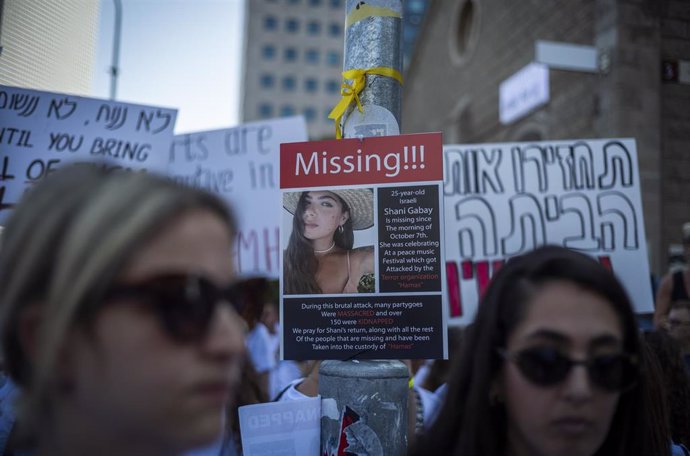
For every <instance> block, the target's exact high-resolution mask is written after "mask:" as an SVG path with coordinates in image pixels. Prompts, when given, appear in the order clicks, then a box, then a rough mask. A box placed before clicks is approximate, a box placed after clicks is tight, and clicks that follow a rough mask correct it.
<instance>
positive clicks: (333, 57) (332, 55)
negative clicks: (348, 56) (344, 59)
mask: <svg viewBox="0 0 690 456" xmlns="http://www.w3.org/2000/svg"><path fill="white" fill-rule="evenodd" d="M326 63H328V65H330V66H337V65H338V64H339V63H340V54H338V53H337V52H336V51H328V53H327V54H326Z"/></svg>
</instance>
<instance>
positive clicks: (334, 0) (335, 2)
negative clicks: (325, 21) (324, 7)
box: [331, 0, 342, 8]
mask: <svg viewBox="0 0 690 456" xmlns="http://www.w3.org/2000/svg"><path fill="white" fill-rule="evenodd" d="M331 6H332V7H333V8H340V7H341V6H342V0H331Z"/></svg>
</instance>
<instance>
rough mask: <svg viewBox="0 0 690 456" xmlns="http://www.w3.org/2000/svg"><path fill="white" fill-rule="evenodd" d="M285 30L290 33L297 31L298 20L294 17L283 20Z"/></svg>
mask: <svg viewBox="0 0 690 456" xmlns="http://www.w3.org/2000/svg"><path fill="white" fill-rule="evenodd" d="M285 30H287V31H288V32H290V33H297V32H299V21H298V20H297V19H295V18H290V19H288V20H287V21H285Z"/></svg>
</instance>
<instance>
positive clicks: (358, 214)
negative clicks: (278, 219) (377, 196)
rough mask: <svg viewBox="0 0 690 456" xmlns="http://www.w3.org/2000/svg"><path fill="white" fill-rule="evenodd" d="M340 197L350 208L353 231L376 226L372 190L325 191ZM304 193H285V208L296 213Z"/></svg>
mask: <svg viewBox="0 0 690 456" xmlns="http://www.w3.org/2000/svg"><path fill="white" fill-rule="evenodd" d="M324 191H328V192H331V193H335V194H336V195H338V196H339V197H340V198H341V199H342V200H343V201H345V203H347V205H348V206H349V207H350V219H351V220H352V229H353V230H365V229H367V228H369V227H371V226H373V225H374V196H373V193H372V191H371V189H370V188H353V189H342V188H339V189H328V190H324ZM300 195H302V192H286V193H283V207H284V208H285V209H286V210H287V211H288V212H290V213H291V214H294V213H295V209H297V203H299V197H300Z"/></svg>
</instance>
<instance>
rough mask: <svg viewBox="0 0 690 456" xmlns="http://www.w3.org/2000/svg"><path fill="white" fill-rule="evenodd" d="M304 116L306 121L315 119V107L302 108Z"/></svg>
mask: <svg viewBox="0 0 690 456" xmlns="http://www.w3.org/2000/svg"><path fill="white" fill-rule="evenodd" d="M304 117H305V118H306V119H307V122H313V121H315V120H316V109H314V108H304Z"/></svg>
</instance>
